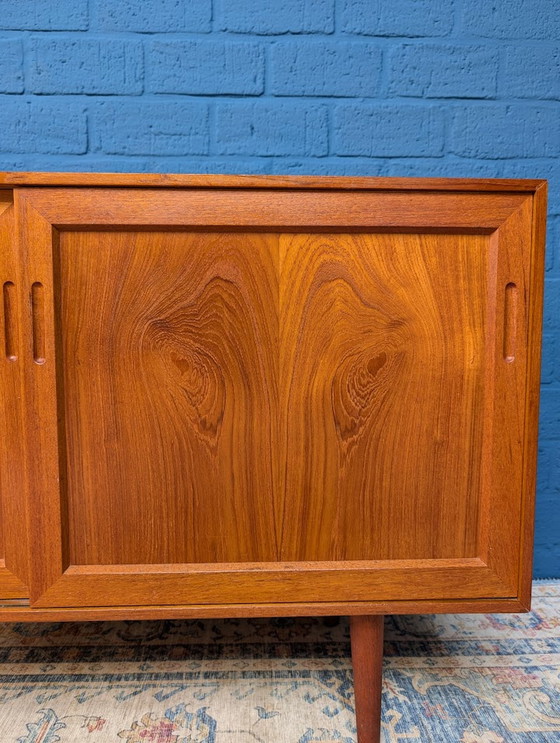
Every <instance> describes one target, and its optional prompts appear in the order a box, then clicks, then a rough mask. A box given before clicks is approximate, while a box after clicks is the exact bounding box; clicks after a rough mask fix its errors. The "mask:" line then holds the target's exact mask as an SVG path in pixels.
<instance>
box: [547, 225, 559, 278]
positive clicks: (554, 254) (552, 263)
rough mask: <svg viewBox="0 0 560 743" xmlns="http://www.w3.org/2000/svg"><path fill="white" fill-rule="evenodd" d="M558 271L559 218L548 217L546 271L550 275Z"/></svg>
mask: <svg viewBox="0 0 560 743" xmlns="http://www.w3.org/2000/svg"><path fill="white" fill-rule="evenodd" d="M559 269H560V217H549V218H548V224H547V230H546V270H547V272H549V273H551V274H553V273H554V274H556V273H558V270H559Z"/></svg>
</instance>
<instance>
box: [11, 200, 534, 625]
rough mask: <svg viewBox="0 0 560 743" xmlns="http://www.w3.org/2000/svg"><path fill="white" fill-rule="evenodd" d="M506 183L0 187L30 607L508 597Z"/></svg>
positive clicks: (515, 473) (520, 266) (528, 479)
mask: <svg viewBox="0 0 560 743" xmlns="http://www.w3.org/2000/svg"><path fill="white" fill-rule="evenodd" d="M533 202H534V197H533V194H531V193H516V192H507V191H505V190H504V192H492V191H489V192H487V193H485V192H476V191H474V192H467V191H465V192H453V191H449V192H448V191H445V190H442V191H437V190H434V191H420V190H418V191H415V190H407V191H402V192H401V191H388V190H387V191H383V190H380V191H376V190H371V191H368V190H362V191H355V192H354V191H344V190H337V189H332V190H323V191H320V190H313V189H308V190H297V189H276V190H274V189H266V188H261V189H257V188H239V189H219V188H207V189H204V188H190V189H180V188H179V189H165V188H163V189H162V188H160V189H155V188H137V189H134V188H63V187H60V188H53V187H50V188H48V187H46V188H41V187H33V188H25V187H21V188H16V189H15V190H14V214H15V221H16V224H17V229H16V234H17V240H16V241H15V243H14V245H15V247H14V249H15V251H16V252H15V254H16V256H17V262H18V275H17V278H16V279H14V282H13V283H14V291H15V292H17V307H18V308H19V310H18V311H17V316H16V317H14V318H13V322H14V323H15V324H17V326H18V327H19V332H20V336H21V339H22V340H21V343H22V348H21V353H20V354H19V363H20V368H21V374H22V375H23V380H24V381H23V383H22V395H21V408H20V415H21V420H22V427H23V430H24V433H23V441H24V444H25V446H24V447H22V449H21V451H20V453H19V456H20V459H22V461H20V463H19V466H20V469H21V472H22V473H23V475H22V477H24V486H23V491H24V492H23V494H22V498H23V501H24V503H25V508H26V514H27V516H26V518H27V522H26V523H24V520H23V519H22V518H20V519H19V522H18V525H17V528H18V529H19V530H20V531H21V532H22V533H21V544H22V545H25V544H29V547H28V548H27V553H26V554H27V555H28V558H29V566H28V571H29V575H28V578H29V589H30V597H31V603H32V605H33V606H35V607H73V606H74V607H80V606H90V607H93V606H127V605H129V606H130V605H136V606H142V605H152V606H153V605H159V606H163V605H187V604H188V605H192V604H196V605H205V604H206V605H207V604H253V605H255V604H271V603H274V604H278V607H279V609H278V613H279V614H282V608H281V607H282V605H287V604H290V603H298V602H299V603H303V604H310V603H314V602H368V601H369V602H371V601H386V602H391V601H393V602H396V601H399V600H403V599H407V600H418V601H422V600H433V599H456V600H460V599H483V598H489V597H493V598H504V599H505V598H515V597H520V596H521V595H522V594H524V592H525V591H526V588H527V582H528V572H527V571H528V568H527V566H529V570H530V557H529V555H528V550H527V546H528V545H529V543H530V530H531V523H532V522H531V519H532V510H531V502H532V495H531V494H532V487H533V484H532V479H533V475H534V472H533V467H534V464H533V460H534V443H532V439H533V438H534V420H535V411H534V408H535V401H536V387H535V374H536V372H535V370H536V369H538V343H537V338H536V336H537V332H536V331H538V322H539V310H538V307H539V301H540V296H539V294H538V291H537V289H536V288H535V287H537V286H538V282H539V276H538V272H539V270H540V269H539V266H540V265H541V258H540V256H535V255H533V254H532V252H533V250H534V244H535V243H534V240H533V239H532V230H533V226H532V225H533V218H532V215H533ZM535 271H536V272H537V273H536V274H535ZM531 329H532V330H531ZM530 330H531V332H530ZM528 338H529V340H530V342H528ZM535 358H536V361H535ZM23 532H25V533H26V534H28V535H29V541H28V542H26V538H25V535H24V534H23Z"/></svg>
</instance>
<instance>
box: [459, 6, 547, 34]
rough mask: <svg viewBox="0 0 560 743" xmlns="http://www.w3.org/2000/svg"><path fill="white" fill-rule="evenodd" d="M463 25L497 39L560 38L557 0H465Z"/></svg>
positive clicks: (468, 29) (470, 30)
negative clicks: (502, 0) (494, 0)
mask: <svg viewBox="0 0 560 743" xmlns="http://www.w3.org/2000/svg"><path fill="white" fill-rule="evenodd" d="M461 8H462V29H463V31H466V32H467V33H469V34H475V35H476V36H487V37H490V38H495V39H558V37H559V36H560V12H559V11H558V2H557V0H507V2H489V1H488V0H462V3H461Z"/></svg>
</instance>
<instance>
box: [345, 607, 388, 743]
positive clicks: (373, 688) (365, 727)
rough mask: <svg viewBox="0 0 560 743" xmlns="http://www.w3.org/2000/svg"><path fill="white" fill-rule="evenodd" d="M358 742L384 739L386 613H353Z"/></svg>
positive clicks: (372, 742)
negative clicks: (382, 720)
mask: <svg viewBox="0 0 560 743" xmlns="http://www.w3.org/2000/svg"><path fill="white" fill-rule="evenodd" d="M350 642H351V645H352V665H353V667H354V697H355V700H356V727H357V729H358V743H379V742H380V740H381V683H382V676H383V617H382V616H375V617H369V616H359V617H350Z"/></svg>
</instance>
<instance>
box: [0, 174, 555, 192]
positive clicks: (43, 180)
mask: <svg viewBox="0 0 560 743" xmlns="http://www.w3.org/2000/svg"><path fill="white" fill-rule="evenodd" d="M546 183H547V182H546V180H543V179H525V178H523V179H507V178H483V179H481V178H399V177H372V176H360V177H353V176H313V175H311V176H310V175H293V176H284V175H220V174H215V175H207V174H183V173H176V174H173V173H77V172H66V173H53V172H19V171H12V172H0V189H2V188H12V187H14V186H88V187H93V186H100V187H131V188H133V187H152V188H162V187H166V188H279V189H280V188H283V189H300V188H307V189H348V190H368V189H369V190H380V191H381V190H383V191H386V190H389V191H397V190H405V191H519V192H535V191H537V190H539V189H540V188H542V187H544V186H545V185H546Z"/></svg>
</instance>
